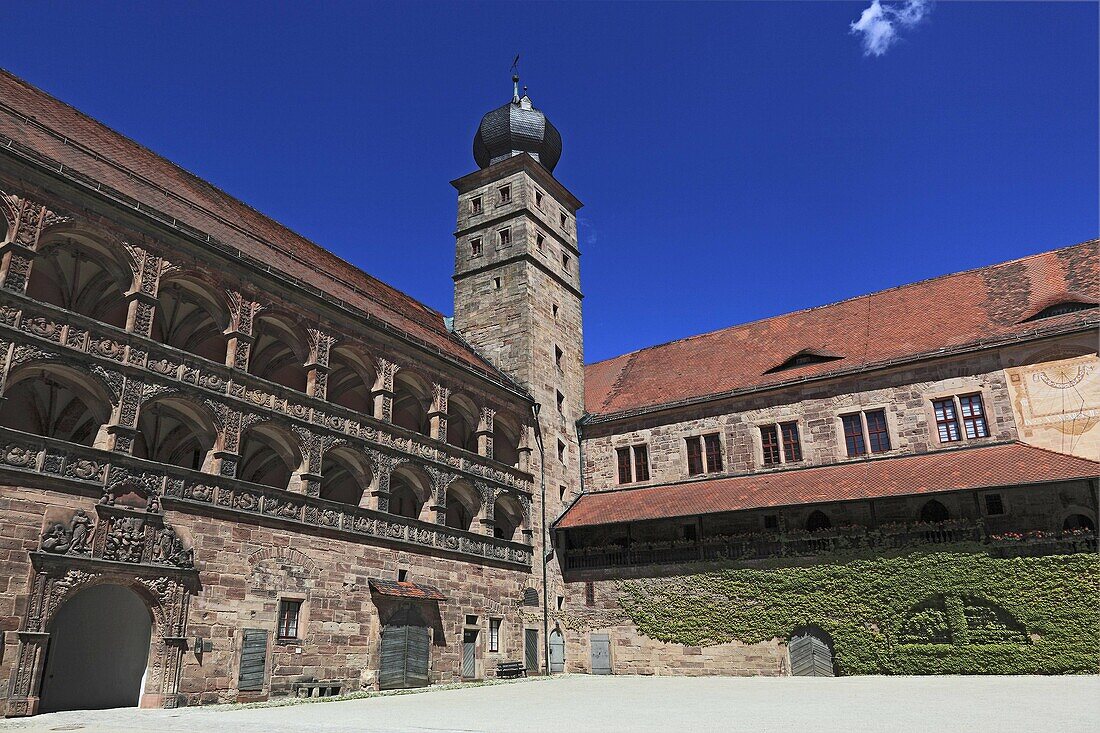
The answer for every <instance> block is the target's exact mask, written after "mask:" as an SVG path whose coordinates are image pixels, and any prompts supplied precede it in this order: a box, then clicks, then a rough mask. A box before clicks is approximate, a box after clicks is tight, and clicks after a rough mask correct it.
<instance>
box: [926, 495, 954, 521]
mask: <svg viewBox="0 0 1100 733" xmlns="http://www.w3.org/2000/svg"><path fill="white" fill-rule="evenodd" d="M918 519H919V520H920V521H922V522H927V523H929V524H939V523H940V522H946V521H947V520H949V519H951V512H949V511H947V507H945V506H944V505H943V502H941V501H939V500H937V499H929V500H928V501H926V502H924V504H923V505H921V508H920V513H919V514H918Z"/></svg>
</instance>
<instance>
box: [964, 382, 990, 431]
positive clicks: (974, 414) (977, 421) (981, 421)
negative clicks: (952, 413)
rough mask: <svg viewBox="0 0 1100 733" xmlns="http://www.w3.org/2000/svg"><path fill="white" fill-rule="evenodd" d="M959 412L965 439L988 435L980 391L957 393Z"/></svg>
mask: <svg viewBox="0 0 1100 733" xmlns="http://www.w3.org/2000/svg"><path fill="white" fill-rule="evenodd" d="M959 414H960V415H961V416H962V423H963V434H964V435H966V437H967V439H970V440H973V439H974V438H988V437H989V425H988V424H987V423H986V420H985V405H983V404H982V396H981V394H980V393H975V394H968V395H959Z"/></svg>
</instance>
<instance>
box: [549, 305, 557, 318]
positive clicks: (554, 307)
mask: <svg viewBox="0 0 1100 733" xmlns="http://www.w3.org/2000/svg"><path fill="white" fill-rule="evenodd" d="M550 310H551V311H552V312H553V314H554V318H557V317H558V304H557V303H554V306H553V308H551V309H550Z"/></svg>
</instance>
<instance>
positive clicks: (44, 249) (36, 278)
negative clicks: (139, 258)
mask: <svg viewBox="0 0 1100 733" xmlns="http://www.w3.org/2000/svg"><path fill="white" fill-rule="evenodd" d="M136 271H137V266H136V264H134V262H133V259H132V258H131V257H130V255H129V253H128V252H127V251H126V248H125V247H123V246H122V245H121V244H116V243H113V242H110V240H109V239H108V238H107V237H105V236H101V235H97V234H94V233H92V232H90V231H88V230H87V229H86V228H84V227H73V226H69V225H62V226H59V227H55V228H52V229H49V230H47V231H46V232H43V234H42V236H41V238H40V240H39V244H38V248H37V251H36V253H35V260H34V267H32V268H31V274H30V279H29V281H28V283H27V295H28V297H31V298H34V299H35V300H40V301H43V302H45V303H51V304H53V305H56V306H59V307H61V308H65V309H66V310H70V311H73V312H74V313H80V314H82V315H85V316H88V317H89V318H94V319H96V320H98V321H102V322H104V323H109V324H111V325H112V326H117V327H119V328H125V327H126V317H127V313H128V310H129V306H128V304H127V301H126V293H127V292H129V291H130V290H131V289H132V288H133V287H134V273H135V272H136Z"/></svg>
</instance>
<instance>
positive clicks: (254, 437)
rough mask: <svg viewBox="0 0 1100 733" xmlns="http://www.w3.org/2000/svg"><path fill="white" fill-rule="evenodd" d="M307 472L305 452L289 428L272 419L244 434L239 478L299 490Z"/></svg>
mask: <svg viewBox="0 0 1100 733" xmlns="http://www.w3.org/2000/svg"><path fill="white" fill-rule="evenodd" d="M303 469H304V458H303V455H302V449H301V447H300V446H299V445H298V441H297V440H295V438H294V434H293V433H292V432H291V431H290V430H289V429H287V428H286V427H285V426H283V425H280V424H278V423H276V422H274V421H271V420H268V421H265V422H261V423H259V424H257V425H253V426H252V427H250V428H248V429H247V430H245V431H243V432H242V433H241V439H240V463H239V464H238V469H237V478H239V479H241V480H242V481H250V482H252V483H256V484H263V485H264V486H273V487H275V488H277V489H289V490H292V491H293V490H295V489H296V488H297V486H296V484H297V483H298V476H299V474H300V473H301V471H302V470H303Z"/></svg>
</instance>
